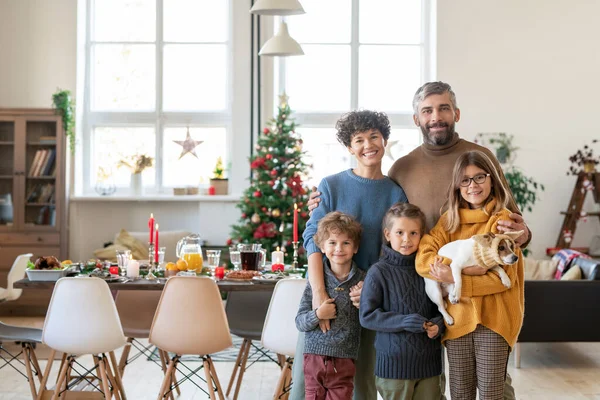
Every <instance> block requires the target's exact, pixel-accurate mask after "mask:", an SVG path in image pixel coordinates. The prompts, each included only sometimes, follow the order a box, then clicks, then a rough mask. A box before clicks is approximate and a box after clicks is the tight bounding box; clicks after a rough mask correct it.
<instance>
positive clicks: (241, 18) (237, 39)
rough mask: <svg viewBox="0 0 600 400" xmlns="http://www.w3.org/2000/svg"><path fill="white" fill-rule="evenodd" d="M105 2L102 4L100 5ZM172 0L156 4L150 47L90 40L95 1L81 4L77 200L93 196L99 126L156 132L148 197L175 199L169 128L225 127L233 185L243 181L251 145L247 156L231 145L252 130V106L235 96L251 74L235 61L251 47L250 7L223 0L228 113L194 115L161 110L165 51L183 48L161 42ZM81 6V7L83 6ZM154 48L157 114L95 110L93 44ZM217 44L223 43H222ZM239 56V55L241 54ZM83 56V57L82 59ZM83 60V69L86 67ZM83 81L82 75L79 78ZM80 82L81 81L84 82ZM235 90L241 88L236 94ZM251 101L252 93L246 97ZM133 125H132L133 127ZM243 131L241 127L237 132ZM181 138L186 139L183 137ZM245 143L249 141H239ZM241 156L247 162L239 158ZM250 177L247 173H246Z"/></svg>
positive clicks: (82, 0) (121, 190) (245, 88)
mask: <svg viewBox="0 0 600 400" xmlns="http://www.w3.org/2000/svg"><path fill="white" fill-rule="evenodd" d="M96 1H101V0H96ZM164 1H168V0H156V40H155V41H151V42H100V41H94V42H93V41H92V40H91V32H92V29H91V28H92V24H93V15H92V13H93V7H92V3H93V0H80V5H83V6H84V7H82V8H81V10H82V11H81V12H80V15H79V18H80V21H82V20H83V21H85V27H84V29H80V33H79V34H80V37H81V35H84V40H83V41H82V42H83V44H84V46H83V48H81V47H80V50H84V51H83V53H84V56H83V57H81V58H80V62H79V64H80V67H81V69H83V77H82V78H83V81H82V85H83V90H79V91H78V95H79V96H78V98H83V104H82V105H80V104H78V111H80V112H82V118H81V120H80V121H78V122H79V124H80V127H81V128H79V129H78V137H79V139H80V140H78V143H77V157H76V164H77V166H78V167H80V168H77V173H76V176H75V188H74V194H76V195H82V196H87V195H94V194H95V192H94V182H95V178H94V171H92V170H91V166H92V159H93V157H92V156H93V148H92V147H93V138H92V132H93V130H94V129H95V127H104V126H106V127H110V126H124V127H141V126H143V127H153V128H154V130H155V140H156V143H155V146H156V147H155V148H156V154H155V174H156V175H155V186H154V188H147V189H146V190H145V192H146V193H148V194H163V193H164V194H172V190H171V188H170V187H164V186H163V171H162V166H163V164H162V163H163V160H162V150H163V146H162V144H163V134H164V130H165V127H186V126H189V127H190V128H198V127H200V128H204V127H206V128H210V127H215V126H218V127H223V126H224V127H225V129H226V135H227V138H226V143H227V144H226V152H227V160H229V162H230V163H231V170H229V171H228V173H229V177H230V180H232V181H233V182H232V183H233V184H236V183H237V184H239V183H240V181H242V180H243V179H244V178H243V175H244V174H243V173H242V172H241V170H243V169H244V168H242V166H241V165H239V164H237V165H236V164H234V160H236V159H245V158H246V157H247V149H248V147H247V146H244V147H243V149H244V150H246V151H238V150H237V149H234V146H233V142H234V140H233V132H234V131H235V130H239V129H242V130H243V129H246V132H247V131H248V128H243V127H241V126H243V125H246V126H247V125H248V123H247V122H245V121H248V118H249V117H247V116H246V115H245V114H246V112H245V111H244V108H247V104H248V102H249V100H248V101H243V100H242V101H236V100H235V99H234V96H233V87H234V84H236V85H237V84H239V82H240V81H243V79H244V76H245V75H248V74H247V73H246V72H245V71H246V70H247V68H244V66H242V65H239V64H240V63H237V64H238V65H236V63H235V62H234V61H235V60H234V59H235V58H236V57H239V58H240V59H241V58H243V57H245V56H246V53H248V54H249V52H248V51H247V50H246V49H245V48H246V47H249V46H248V45H246V44H245V41H246V40H245V39H244V38H245V37H247V36H248V34H247V32H249V25H250V24H249V18H248V14H247V13H248V5H247V4H241V2H238V1H234V0H225V1H228V3H229V8H228V15H229V22H230V24H229V36H228V40H227V41H226V42H225V45H226V46H227V54H228V57H227V74H226V88H227V89H226V90H227V93H226V100H225V104H226V108H225V110H222V111H205V112H203V111H197V112H196V111H194V112H165V111H162V96H163V74H162V73H163V51H162V50H163V47H164V45H168V44H179V42H166V41H164V40H163V4H164ZM82 3H83V4H82ZM111 43H114V44H152V45H154V46H155V50H156V58H155V62H156V77H155V85H156V99H155V109H154V111H148V112H139V111H134V112H105V111H92V110H91V87H92V85H91V76H92V75H91V72H92V70H91V62H92V53H91V52H92V47H93V45H94V44H111ZM182 44H185V45H194V44H203V45H205V44H212V43H210V42H183V43H182ZM218 44H223V43H222V42H219V43H218ZM236 52H239V54H237V53H236ZM80 56H81V55H80ZM81 61H83V65H82V62H81ZM80 77H81V74H80ZM80 81H81V79H80ZM248 87H249V83H248V84H246V83H244V84H241V85H240V92H242V93H245V92H246V91H247V92H248V93H249V89H248ZM236 91H237V89H236ZM246 98H248V99H249V94H248V95H247V96H246ZM234 115H235V117H234ZM131 121H134V122H131ZM238 127H239V128H238ZM182 139H183V138H182ZM241 142H242V143H245V142H246V140H241ZM242 154H243V158H240V156H241V155H242ZM246 175H247V174H246ZM117 194H123V195H128V194H129V191H128V189H124V188H118V190H117Z"/></svg>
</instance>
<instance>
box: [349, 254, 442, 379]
mask: <svg viewBox="0 0 600 400" xmlns="http://www.w3.org/2000/svg"><path fill="white" fill-rule="evenodd" d="M415 255H416V253H415V254H412V255H409V256H403V255H402V254H400V253H398V252H397V251H395V250H394V249H392V248H390V247H389V246H385V245H384V246H382V251H381V258H380V259H379V261H378V262H377V263H375V264H374V265H372V266H371V268H369V272H368V273H367V277H366V279H365V284H364V285H363V289H362V292H361V296H360V323H361V324H362V326H363V327H365V328H367V329H371V330H374V331H376V332H377V333H376V336H375V351H376V362H375V375H376V376H378V377H380V378H386V379H423V378H429V377H432V376H436V375H440V374H441V373H442V354H441V344H440V339H439V337H440V335H441V333H442V332H444V328H445V326H444V320H443V319H442V316H441V315H440V313H439V311H438V310H437V306H436V305H435V304H433V303H432V302H431V300H429V297H427V293H425V282H424V281H423V278H422V277H420V276H419V275H418V274H417V271H416V270H415ZM427 321H430V322H433V323H434V324H436V325H437V326H438V328H439V333H438V337H436V338H435V339H430V338H429V337H428V336H427V333H426V332H425V330H424V329H423V323H424V322H427Z"/></svg>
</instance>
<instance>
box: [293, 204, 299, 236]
mask: <svg viewBox="0 0 600 400" xmlns="http://www.w3.org/2000/svg"><path fill="white" fill-rule="evenodd" d="M293 229H294V230H293V239H292V240H293V241H294V242H297V241H298V205H297V204H296V203H294V228H293Z"/></svg>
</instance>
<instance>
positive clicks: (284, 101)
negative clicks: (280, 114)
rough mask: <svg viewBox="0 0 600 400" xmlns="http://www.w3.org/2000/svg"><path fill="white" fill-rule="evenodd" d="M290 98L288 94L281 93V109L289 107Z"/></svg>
mask: <svg viewBox="0 0 600 400" xmlns="http://www.w3.org/2000/svg"><path fill="white" fill-rule="evenodd" d="M289 98H290V97H289V96H288V95H287V94H285V92H283V93H281V94H280V95H279V106H280V107H285V106H286V105H287V102H288V99H289Z"/></svg>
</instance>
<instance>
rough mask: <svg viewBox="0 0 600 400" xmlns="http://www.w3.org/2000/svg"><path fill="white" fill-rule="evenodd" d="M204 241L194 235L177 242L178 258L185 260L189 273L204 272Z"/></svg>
mask: <svg viewBox="0 0 600 400" xmlns="http://www.w3.org/2000/svg"><path fill="white" fill-rule="evenodd" d="M201 243H202V239H200V235H198V234H196V233H193V234H191V235H189V236H186V237H184V238H183V239H181V240H180V241H179V242H177V248H176V254H177V257H178V258H180V259H182V260H185V261H186V262H187V265H188V267H187V268H188V271H191V270H193V271H196V272H202V245H201Z"/></svg>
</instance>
